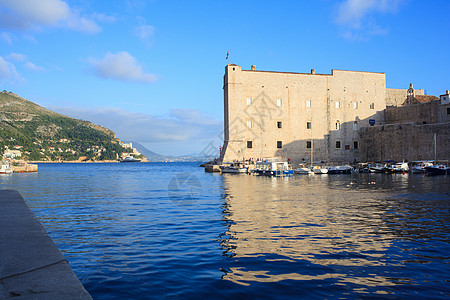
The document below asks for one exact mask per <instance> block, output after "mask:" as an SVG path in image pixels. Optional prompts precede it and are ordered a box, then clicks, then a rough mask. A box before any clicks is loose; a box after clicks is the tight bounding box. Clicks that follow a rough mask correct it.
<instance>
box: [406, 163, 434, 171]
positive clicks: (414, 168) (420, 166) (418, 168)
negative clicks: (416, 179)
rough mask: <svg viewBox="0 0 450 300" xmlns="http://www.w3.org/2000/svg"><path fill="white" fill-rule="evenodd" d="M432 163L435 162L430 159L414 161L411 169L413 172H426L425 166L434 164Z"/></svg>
mask: <svg viewBox="0 0 450 300" xmlns="http://www.w3.org/2000/svg"><path fill="white" fill-rule="evenodd" d="M432 165H433V162H432V161H430V160H424V161H422V160H421V161H413V162H412V166H411V168H410V171H411V173H413V174H424V173H425V172H426V169H425V168H426V167H429V166H432Z"/></svg>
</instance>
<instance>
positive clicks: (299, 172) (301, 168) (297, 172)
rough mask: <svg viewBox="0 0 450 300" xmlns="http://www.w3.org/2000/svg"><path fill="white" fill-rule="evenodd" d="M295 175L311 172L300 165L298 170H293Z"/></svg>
mask: <svg viewBox="0 0 450 300" xmlns="http://www.w3.org/2000/svg"><path fill="white" fill-rule="evenodd" d="M294 173H295V174H306V175H308V174H312V173H313V172H312V171H311V169H310V168H307V167H305V165H300V167H299V168H297V169H296V170H294Z"/></svg>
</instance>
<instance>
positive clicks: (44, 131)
mask: <svg viewBox="0 0 450 300" xmlns="http://www.w3.org/2000/svg"><path fill="white" fill-rule="evenodd" d="M5 146H6V147H8V148H9V149H11V150H15V149H18V150H20V151H21V152H22V158H25V159H28V160H32V161H75V160H80V159H82V160H95V161H101V160H116V159H117V157H118V155H119V156H120V155H121V154H122V153H123V152H129V151H131V150H127V149H125V148H123V147H122V146H120V141H119V140H118V139H117V138H116V137H115V134H114V132H112V131H111V130H109V129H107V128H104V127H102V126H98V125H95V124H92V123H90V122H87V121H82V120H77V119H73V118H69V117H67V116H64V115H61V114H58V113H55V112H52V111H50V110H48V109H45V108H43V107H41V106H39V105H37V104H35V103H33V102H30V101H28V100H26V99H24V98H22V97H19V96H17V95H15V94H13V93H10V92H6V91H3V92H1V93H0V147H1V150H0V154H2V153H3V151H4V150H5Z"/></svg>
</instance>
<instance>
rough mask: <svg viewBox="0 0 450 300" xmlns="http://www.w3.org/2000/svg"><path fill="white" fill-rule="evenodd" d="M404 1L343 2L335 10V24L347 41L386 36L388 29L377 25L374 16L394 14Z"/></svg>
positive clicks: (366, 0)
mask: <svg viewBox="0 0 450 300" xmlns="http://www.w3.org/2000/svg"><path fill="white" fill-rule="evenodd" d="M403 1H404V0H344V1H342V2H341V3H340V4H339V6H338V8H337V16H336V19H335V22H336V23H337V24H338V25H339V26H340V27H341V29H342V32H343V33H342V34H343V36H344V37H345V38H349V39H365V38H368V37H369V36H372V35H386V34H388V29H386V28H383V27H382V26H380V25H378V24H377V22H376V21H375V17H376V15H380V14H388V13H395V12H397V10H398V7H399V6H400V5H401V4H402V2H403Z"/></svg>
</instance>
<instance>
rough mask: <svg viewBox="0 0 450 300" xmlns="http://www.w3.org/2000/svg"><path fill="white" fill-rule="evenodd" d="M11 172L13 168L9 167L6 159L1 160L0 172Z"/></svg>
mask: <svg viewBox="0 0 450 300" xmlns="http://www.w3.org/2000/svg"><path fill="white" fill-rule="evenodd" d="M12 172H13V169H12V168H11V165H10V164H9V163H8V162H6V161H2V164H1V166H0V174H11V173H12Z"/></svg>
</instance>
